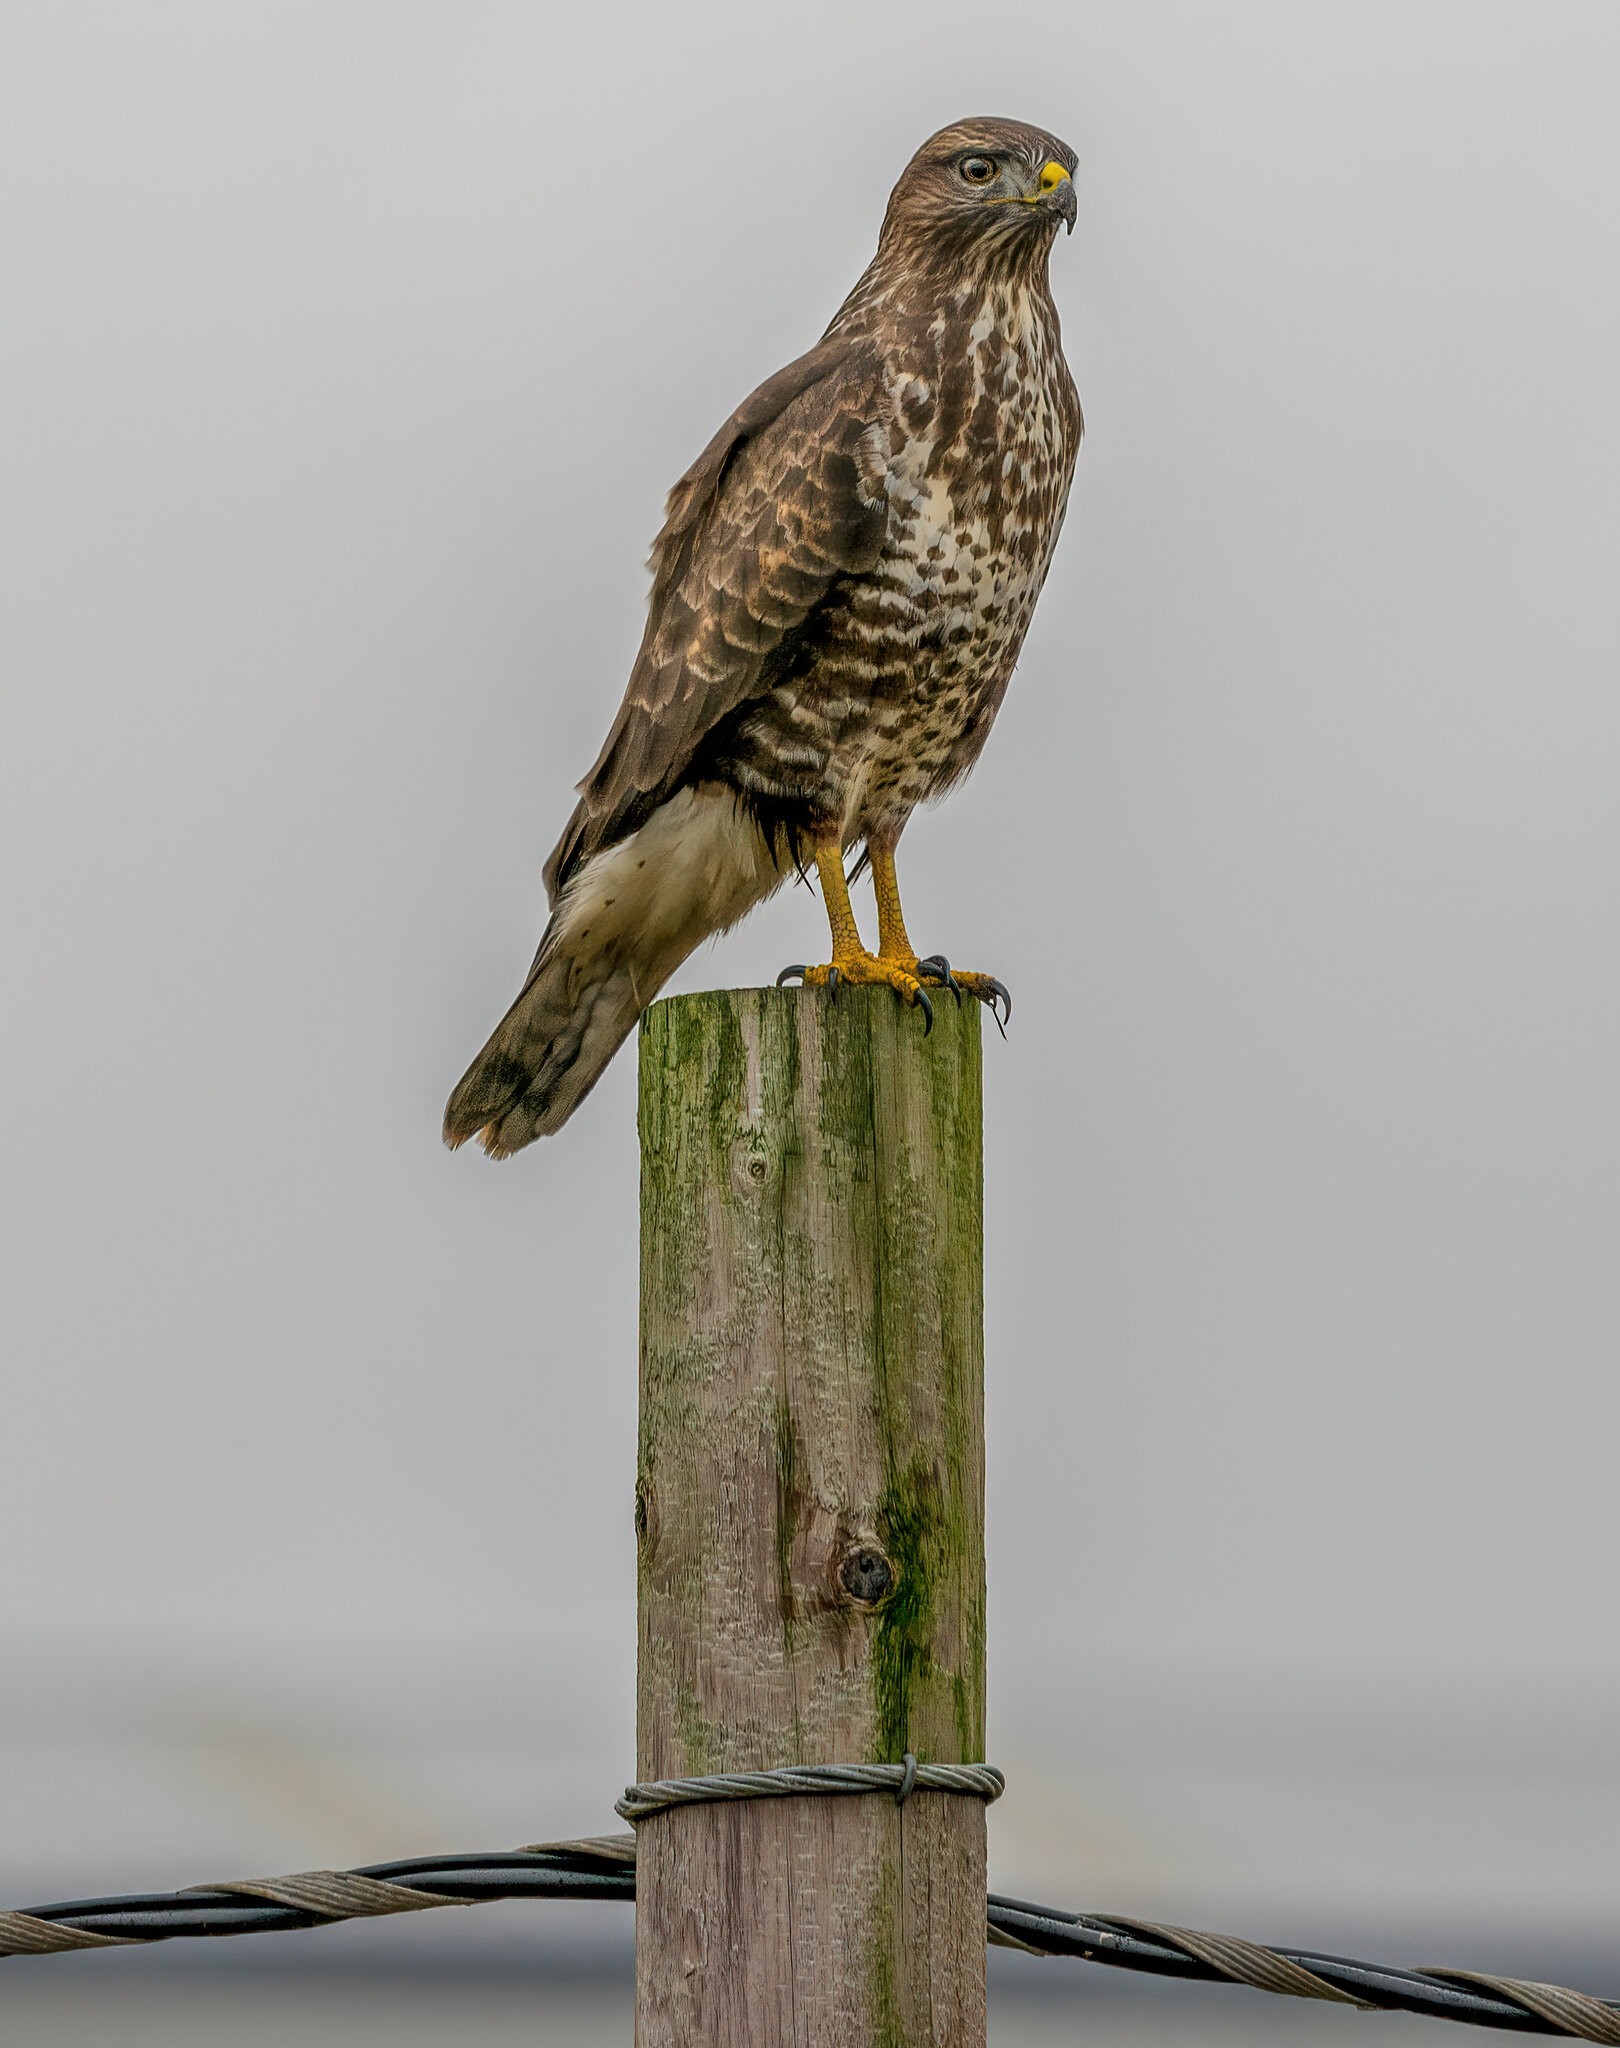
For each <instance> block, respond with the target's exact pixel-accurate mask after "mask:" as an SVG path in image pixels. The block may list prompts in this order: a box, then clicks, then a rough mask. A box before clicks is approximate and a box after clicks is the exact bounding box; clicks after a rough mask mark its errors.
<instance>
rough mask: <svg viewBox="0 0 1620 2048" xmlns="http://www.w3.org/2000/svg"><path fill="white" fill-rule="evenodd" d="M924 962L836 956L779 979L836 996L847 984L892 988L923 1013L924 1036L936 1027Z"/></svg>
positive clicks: (861, 954)
mask: <svg viewBox="0 0 1620 2048" xmlns="http://www.w3.org/2000/svg"><path fill="white" fill-rule="evenodd" d="M923 965H924V963H923V962H920V961H912V962H910V963H909V964H908V963H907V962H906V961H904V960H888V959H885V958H884V957H883V956H882V955H881V954H879V953H866V952H859V953H853V952H852V953H841V954H835V955H834V956H833V958H832V959H831V960H830V961H828V963H827V964H826V966H825V967H784V968H783V969H782V972H781V973H780V974H779V975H778V976H777V977H776V985H777V987H778V988H780V987H781V986H782V984H783V983H784V982H785V981H801V982H803V984H804V986H805V987H806V988H825V989H830V990H831V991H832V993H833V994H834V995H836V994H837V993H838V990H839V989H840V987H842V986H843V985H844V984H845V983H848V984H850V985H851V986H853V987H857V988H861V987H866V988H892V989H893V990H894V992H895V993H896V995H900V996H904V998H905V999H906V1001H907V1002H908V1003H911V1004H913V1005H915V1006H916V1007H917V1008H919V1009H920V1010H921V1011H922V1013H923V1037H924V1038H926V1037H927V1036H928V1034H929V1032H930V1031H932V1030H933V1028H934V1006H933V1004H932V1003H931V1002H930V1001H929V1000H928V991H927V990H926V989H925V988H924V987H923V985H922V975H921V974H920V973H919V972H917V971H916V970H917V969H918V968H920V967H922V966H923Z"/></svg>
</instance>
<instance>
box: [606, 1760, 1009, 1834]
mask: <svg viewBox="0 0 1620 2048" xmlns="http://www.w3.org/2000/svg"><path fill="white" fill-rule="evenodd" d="M1006 1788H1007V1781H1006V1779H1005V1778H1004V1777H1003V1776H1002V1775H1001V1773H1000V1771H998V1770H996V1769H995V1767H994V1766H993V1765H991V1764H920V1763H918V1761H917V1759H916V1758H915V1757H914V1756H912V1755H910V1754H909V1753H908V1754H907V1756H906V1759H905V1761H904V1762H903V1763H898V1764H793V1765H790V1766H789V1767H788V1768H786V1769H784V1770H779V1771H720V1772H717V1773H715V1774H714V1775H713V1776H712V1777H707V1778H656V1779H653V1780H651V1781H649V1782H648V1783H647V1784H644V1785H627V1786H626V1787H625V1789H624V1797H623V1798H622V1799H620V1800H618V1801H617V1802H616V1803H615V1805H614V1808H613V1810H614V1812H615V1813H616V1814H617V1815H618V1816H619V1818H620V1820H627V1821H630V1822H631V1823H634V1822H636V1821H642V1820H648V1819H650V1818H651V1817H652V1815H653V1814H655V1813H666V1812H667V1811H668V1810H669V1808H670V1807H672V1806H702V1805H706V1804H707V1803H708V1802H709V1801H711V1800H717V1799H787V1798H791V1797H793V1796H794V1795H796V1794H800V1793H807V1792H819V1793H833V1794H837V1795H843V1796H847V1795H849V1794H851V1793H856V1792H893V1794H894V1796H895V1798H896V1799H897V1800H898V1801H900V1802H901V1803H902V1804H903V1803H904V1802H905V1801H906V1800H907V1799H909V1798H910V1797H911V1795H912V1793H913V1792H957V1793H962V1794H965V1795H967V1796H968V1797H970V1798H973V1799H982V1800H984V1801H985V1802H986V1803H987V1804H988V1803H989V1801H991V1800H993V1799H999V1798H1000V1797H1001V1795H1002V1793H1003V1792H1004V1791H1005V1790H1006Z"/></svg>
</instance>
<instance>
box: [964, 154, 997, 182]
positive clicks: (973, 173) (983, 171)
mask: <svg viewBox="0 0 1620 2048" xmlns="http://www.w3.org/2000/svg"><path fill="white" fill-rule="evenodd" d="M961 172H962V176H963V177H964V178H966V179H967V181H968V183H969V184H970V185H988V184H989V182H990V180H991V179H992V178H993V177H994V176H995V175H996V164H995V159H994V157H988V156H965V157H963V159H962V163H961Z"/></svg>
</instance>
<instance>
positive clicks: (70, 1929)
mask: <svg viewBox="0 0 1620 2048" xmlns="http://www.w3.org/2000/svg"><path fill="white" fill-rule="evenodd" d="M872 1768H875V1769H885V1770H887V1771H888V1772H889V1773H890V1775H889V1776H888V1777H886V1778H885V1779H884V1780H883V1782H882V1785H881V1787H873V1786H870V1785H869V1786H867V1787H866V1788H865V1789H866V1790H869V1791H870V1790H874V1789H882V1790H894V1789H897V1781H898V1779H899V1777H900V1776H902V1775H903V1773H902V1770H901V1767H900V1766H897V1765H888V1766H873V1767H872ZM927 1768H928V1767H927V1766H921V1765H920V1766H919V1767H918V1774H917V1782H918V1785H919V1786H921V1785H922V1783H923V1772H924V1770H926V1769H927ZM677 1782H678V1781H677ZM733 1796H743V1795H733ZM979 1796H983V1795H982V1794H981V1795H979ZM655 1810H662V1809H661V1808H659V1809H655ZM635 1863H636V1845H635V1837H634V1836H633V1835H607V1836H595V1837H591V1838H589V1839H586V1840H580V1841H568V1842H536V1843H530V1844H529V1845H527V1846H526V1847H524V1848H521V1849H513V1850H506V1851H504V1852H498V1853H496V1854H493V1855H482V1856H437V1857H418V1858H414V1859H411V1860H409V1861H406V1862H399V1863H384V1864H373V1865H371V1866H370V1867H368V1868H366V1869H362V1870H351V1871H304V1872H302V1873H299V1874H297V1875H295V1876H292V1877H283V1878H265V1879H254V1878H249V1879H243V1880H241V1881H239V1882H234V1883H231V1884H226V1885H210V1886H197V1887H194V1888H192V1889H191V1890H189V1891H181V1892H149V1893H141V1894H135V1895H132V1896H129V1897H123V1898H107V1899H79V1900H70V1901H66V1902H63V1903H61V1904H57V1905H50V1906H34V1907H31V1908H29V1909H28V1910H27V1911H23V1912H12V1913H6V1912H0V1956H20V1955H48V1954H52V1953H59V1952H65V1951H67V1950H69V1949H89V1948H117V1947H124V1946H127V1945H129V1944H132V1943H142V1944H144V1943H148V1942H153V1941H168V1940H173V1939H175V1938H177V1937H182V1936H198V1935H207V1936H220V1935H231V1934H259V1933H273V1932H277V1931H282V1930H289V1931H290V1930H291V1929H294V1928H307V1927H319V1926H328V1925H331V1924H332V1923H333V1922H335V1921H337V1920H347V1919H356V1918H362V1917H371V1916H374V1915H380V1914H390V1913H397V1912H416V1911H421V1910H425V1909H431V1908H434V1907H437V1906H450V1905H471V1904H475V1903H477V1902H478V1901H479V1900H481V1899H518V1898H556V1899H620V1900H624V1901H627V1902H633V1901H634V1899H635V1895H636V1873H635ZM985 1919H986V1935H987V1937H988V1939H989V1940H990V1941H991V1942H992V1943H994V1944H995V1945H996V1946H998V1947H1005V1948H1017V1949H1021V1950H1023V1951H1025V1952H1026V1953H1028V1954H1030V1955H1039V1956H1069V1957H1075V1958H1078V1959H1080V1960H1083V1961H1086V1962H1094V1963H1105V1964H1109V1965H1112V1966H1113V1967H1115V1968H1117V1969H1125V1970H1137V1971H1143V1972H1146V1973H1148V1974H1150V1975H1154V1976H1162V1977H1180V1978H1185V1979H1192V1980H1195V1981H1199V1982H1203V1983H1233V1984H1246V1985H1250V1986H1252V1987H1253V1988H1255V1989H1257V1990H1262V1991H1269V1992H1273V1993H1276V1994H1279V1995H1281V1996H1285V1997H1304V1998H1317V1999H1321V1998H1329V1999H1333V2000H1335V2001H1337V2002H1342V2003H1347V2004H1352V2005H1358V2006H1361V2007H1363V2008H1364V2009H1368V2010H1372V2009H1378V2010H1382V2011H1395V2012H1413V2013H1421V2014H1425V2015H1427V2016H1428V2017H1430V2018H1432V2019H1443V2020H1456V2021H1462V2022H1464V2023H1466V2024H1469V2025H1472V2026H1480V2027H1494V2028H1496V2029H1498V2030H1499V2031H1501V2032H1505V2033H1519V2034H1540V2035H1556V2036H1559V2037H1562V2038H1564V2039H1566V2040H1577V2041H1597V2042H1604V2043H1608V2044H1610V2048H1620V2005H1616V2004H1612V2003H1610V2002H1608V2001H1606V2000H1604V1999H1600V1998H1593V1997H1591V1996H1589V1995H1588V1994H1587V1993H1585V1992H1580V1991H1572V1990H1570V1989H1568V1988H1567V1987H1565V1986H1563V1985H1559V1984H1540V1983H1536V1982H1533V1981H1529V1980H1526V1979H1522V1978H1517V1977H1497V1976H1491V1975H1487V1974H1486V1973H1484V1972H1481V1971H1474V1970H1449V1969H1438V1968H1433V1969H1424V1970H1406V1969H1399V1968H1396V1967H1394V1966H1393V1965H1391V1964H1388V1963H1368V1962H1361V1961H1358V1960H1356V1959H1355V1958H1354V1957H1349V1956H1331V1955H1320V1954H1317V1953H1315V1952H1313V1951H1311V1950H1308V1949H1284V1948H1272V1947H1267V1946H1263V1945H1262V1944H1260V1943H1258V1942H1249V1941H1240V1940H1237V1939H1235V1938H1234V1937H1232V1936H1230V1935H1219V1934H1206V1933H1203V1932H1201V1931H1200V1930H1198V1929H1195V1928H1187V1927H1173V1926H1169V1925H1166V1924H1162V1923H1160V1922H1158V1921H1152V1920H1138V1919H1133V1918H1129V1917H1127V1916H1124V1915H1102V1914H1081V1913H1066V1912H1062V1911H1060V1910H1058V1909H1057V1908H1055V1907H1052V1906H1037V1905H1031V1904H1029V1903H1028V1902H1027V1901H1024V1900H1020V1899H1008V1898H1002V1897H999V1896H997V1895H992V1896H991V1898H990V1899H989V1900H988V1902H987V1909H986V1915H985Z"/></svg>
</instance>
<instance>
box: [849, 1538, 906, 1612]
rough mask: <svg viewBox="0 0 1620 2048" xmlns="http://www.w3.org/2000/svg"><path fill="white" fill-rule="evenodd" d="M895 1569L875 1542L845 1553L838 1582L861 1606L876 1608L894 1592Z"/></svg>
mask: <svg viewBox="0 0 1620 2048" xmlns="http://www.w3.org/2000/svg"><path fill="white" fill-rule="evenodd" d="M894 1577H895V1574H894V1566H893V1565H892V1564H891V1563H890V1562H889V1560H888V1559H887V1558H886V1557H885V1556H884V1555H883V1552H882V1551H881V1550H879V1549H878V1547H877V1545H876V1544H875V1543H856V1544H854V1545H852V1546H851V1548H850V1549H848V1550H846V1551H845V1552H844V1556H843V1560H842V1562H841V1563H840V1564H839V1567H838V1583H839V1585H841V1586H842V1587H843V1589H844V1591H845V1592H846V1593H847V1594H848V1595H849V1597H850V1599H851V1600H853V1601H854V1603H855V1605H856V1606H857V1607H876V1606H878V1605H879V1604H880V1602H882V1601H884V1600H886V1599H887V1598H888V1597H889V1595H890V1594H891V1593H892V1592H893V1591H894Z"/></svg>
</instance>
